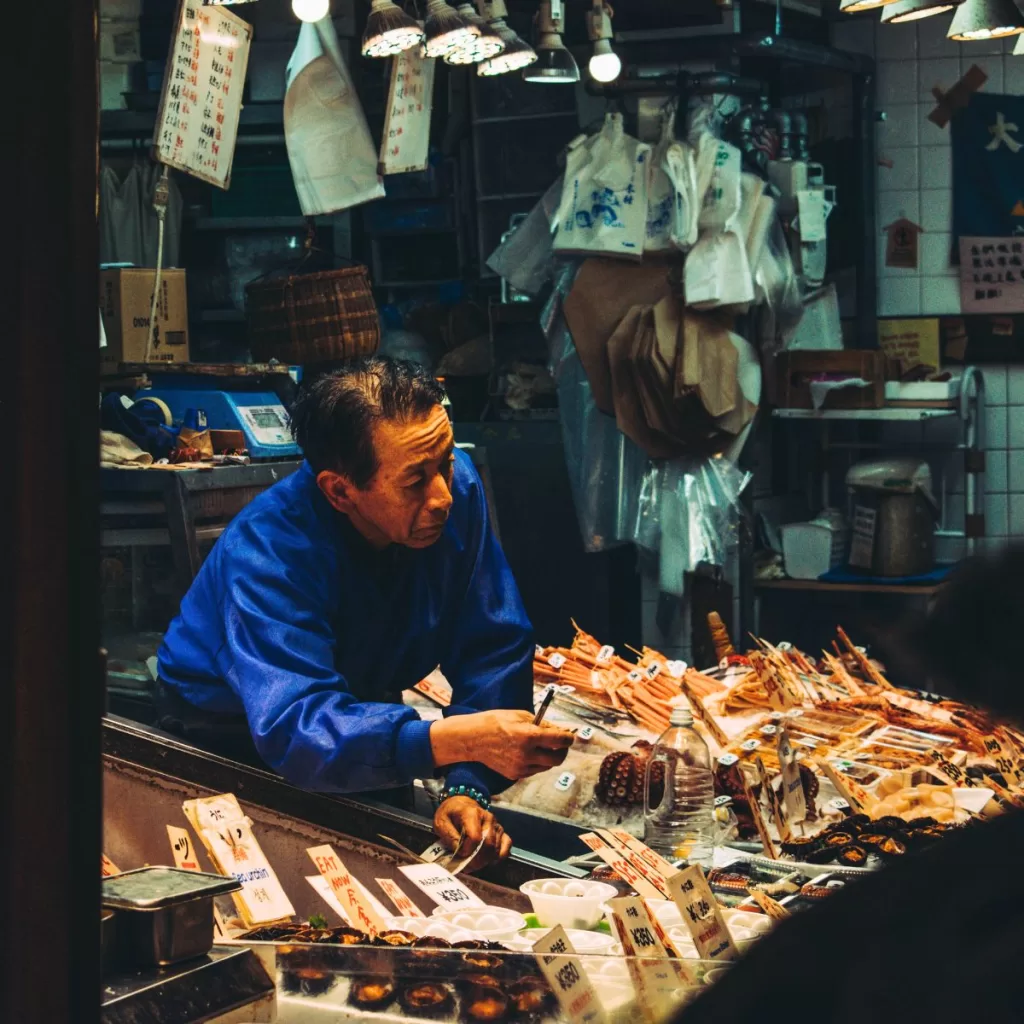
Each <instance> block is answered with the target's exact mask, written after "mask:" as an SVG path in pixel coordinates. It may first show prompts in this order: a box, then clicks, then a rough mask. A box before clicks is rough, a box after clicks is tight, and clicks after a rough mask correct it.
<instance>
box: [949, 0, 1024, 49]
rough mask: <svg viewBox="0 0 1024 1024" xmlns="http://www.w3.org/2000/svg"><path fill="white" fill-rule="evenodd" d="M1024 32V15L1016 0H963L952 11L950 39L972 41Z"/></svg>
mask: <svg viewBox="0 0 1024 1024" xmlns="http://www.w3.org/2000/svg"><path fill="white" fill-rule="evenodd" d="M1019 32H1024V17H1021V13H1020V11H1019V10H1018V9H1017V5H1016V4H1015V3H1014V2H1013V0H964V3H962V4H961V5H960V6H959V7H958V8H957V9H956V13H955V14H954V15H953V20H952V21H951V22H950V24H949V31H948V32H947V33H946V37H947V38H948V39H955V40H956V41H957V42H958V43H969V42H972V41H973V40H977V39H1001V38H1002V37H1003V36H1012V35H1016V34H1017V33H1019Z"/></svg>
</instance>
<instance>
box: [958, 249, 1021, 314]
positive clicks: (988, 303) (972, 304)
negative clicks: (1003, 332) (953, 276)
mask: <svg viewBox="0 0 1024 1024" xmlns="http://www.w3.org/2000/svg"><path fill="white" fill-rule="evenodd" d="M960 309H961V311H962V312H964V313H1024V238H974V237H968V236H966V235H965V236H963V237H961V239H960Z"/></svg>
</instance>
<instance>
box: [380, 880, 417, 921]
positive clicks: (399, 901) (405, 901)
mask: <svg viewBox="0 0 1024 1024" xmlns="http://www.w3.org/2000/svg"><path fill="white" fill-rule="evenodd" d="M377 884H378V885H379V886H380V887H381V888H382V889H383V890H384V892H385V893H386V894H387V897H388V899H389V900H391V902H392V903H394V905H395V907H396V909H397V910H398V913H399V914H401V915H402V917H426V916H427V915H426V914H424V913H423V911H422V910H420V908H419V907H417V906H416V904H415V903H413V901H412V900H411V899H409V897H408V896H406V894H405V893H404V892H402V890H401V888H400V887H399V885H398V883H397V882H393V881H392V880H391V879H390V878H378V879H377Z"/></svg>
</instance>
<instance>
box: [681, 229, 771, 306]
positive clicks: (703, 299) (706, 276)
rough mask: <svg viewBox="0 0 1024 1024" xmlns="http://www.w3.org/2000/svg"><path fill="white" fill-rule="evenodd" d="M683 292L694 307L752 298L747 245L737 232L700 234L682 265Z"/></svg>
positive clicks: (741, 302) (732, 304)
mask: <svg viewBox="0 0 1024 1024" xmlns="http://www.w3.org/2000/svg"><path fill="white" fill-rule="evenodd" d="M683 294H684V295H685V297H686V304H687V305H688V306H692V307H694V308H695V309H714V308H716V307H718V306H737V305H744V304H746V303H750V302H752V301H753V299H754V282H753V279H752V278H751V276H750V265H749V264H748V263H747V250H746V246H745V245H744V244H743V242H742V241H740V238H739V236H738V235H737V234H735V233H734V232H732V231H726V232H724V233H723V234H710V235H702V236H701V237H700V239H699V240H698V242H697V244H696V245H695V246H694V247H693V248H692V249H691V250H690V252H689V254H688V255H687V257H686V265H685V266H684V268H683Z"/></svg>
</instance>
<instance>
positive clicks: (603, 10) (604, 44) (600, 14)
mask: <svg viewBox="0 0 1024 1024" xmlns="http://www.w3.org/2000/svg"><path fill="white" fill-rule="evenodd" d="M612 14H613V11H612V9H611V7H610V6H609V5H608V4H606V3H604V0H594V6H593V7H591V8H590V12H589V13H588V14H587V35H588V36H589V37H590V39H591V41H592V42H593V44H594V54H593V56H592V57H591V58H590V63H589V64H587V71H589V72H590V77H591V78H592V79H593V80H594V81H595V82H614V81H615V79H616V78H618V77H619V72H620V71H622V61H621V60H619V55H618V54H617V53H616V52H615V51H614V50H613V49H612V44H611V39H612Z"/></svg>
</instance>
